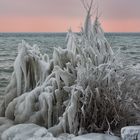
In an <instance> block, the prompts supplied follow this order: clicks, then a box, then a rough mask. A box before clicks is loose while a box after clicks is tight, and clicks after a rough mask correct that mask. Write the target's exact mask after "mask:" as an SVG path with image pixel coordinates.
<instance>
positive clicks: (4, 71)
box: [0, 33, 140, 94]
mask: <svg viewBox="0 0 140 140" xmlns="http://www.w3.org/2000/svg"><path fill="white" fill-rule="evenodd" d="M105 35H106V37H107V39H108V40H109V42H110V43H111V46H112V48H113V50H114V52H116V51H117V50H118V48H119V47H120V49H121V52H122V53H123V54H124V56H125V57H127V59H129V60H131V63H135V64H136V63H140V33H130V34H128V33H127V34H126V33H119V34H118V33H107V34H105ZM65 37H66V33H0V94H2V93H4V90H5V87H6V86H7V84H8V82H9V80H10V77H11V74H12V71H13V63H14V60H15V58H16V56H17V46H18V43H20V42H21V41H22V40H25V41H27V42H28V43H29V44H31V45H33V44H37V45H38V46H39V48H40V50H41V51H42V52H43V53H47V54H49V55H51V54H52V52H53V47H58V46H60V47H63V48H64V47H65Z"/></svg>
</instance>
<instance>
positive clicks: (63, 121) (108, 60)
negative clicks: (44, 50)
mask: <svg viewBox="0 0 140 140" xmlns="http://www.w3.org/2000/svg"><path fill="white" fill-rule="evenodd" d="M91 6H92V3H91V5H90V6H89V7H87V9H88V10H87V17H86V20H85V24H84V27H83V29H82V30H81V33H80V34H75V33H73V32H72V31H71V30H69V32H68V34H67V38H66V41H67V46H66V48H65V49H61V48H54V52H53V57H52V59H49V58H48V56H47V55H46V54H45V55H43V54H41V52H40V51H39V48H38V47H37V46H33V47H32V46H30V45H28V44H27V43H26V42H24V41H23V42H22V43H21V44H19V47H18V56H17V58H16V60H15V63H14V72H13V74H12V77H11V81H10V83H9V85H8V87H7V89H6V92H5V96H4V101H3V104H2V105H1V108H0V112H1V114H0V115H1V116H3V117H6V118H8V119H10V120H12V121H13V122H14V123H15V124H21V123H35V124H38V125H40V126H44V127H46V128H47V129H48V131H49V132H51V133H52V134H53V135H55V136H57V135H59V134H61V133H72V134H75V135H80V134H83V133H89V132H103V133H104V132H107V133H108V134H112V132H114V133H116V131H117V130H118V129H119V130H120V127H122V126H125V125H128V124H130V123H132V122H135V121H136V120H137V119H136V117H135V114H134V109H138V108H139V107H138V102H136V101H137V100H136V96H137V95H138V93H139V81H140V79H139V77H140V74H139V70H138V69H136V68H134V67H133V68H132V67H131V68H130V66H128V67H127V66H125V65H123V62H122V63H121V62H119V59H118V55H116V54H115V53H113V51H112V48H111V46H110V45H109V43H108V41H107V40H106V38H105V36H104V32H103V30H102V28H101V25H100V23H99V19H98V17H96V18H95V20H94V22H93V23H92V20H91ZM134 70H135V71H134ZM136 71H137V72H136ZM134 73H135V74H134ZM132 83H133V85H132ZM132 89H133V90H132ZM132 91H133V93H132ZM132 94H133V95H132ZM129 99H131V101H132V102H130V101H129ZM128 107H129V109H128ZM130 110H131V112H133V116H131V114H132V113H131V112H130ZM12 124H13V123H12ZM10 126H11V125H10Z"/></svg>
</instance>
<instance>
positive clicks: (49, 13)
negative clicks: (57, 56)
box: [0, 0, 140, 32]
mask: <svg viewBox="0 0 140 140" xmlns="http://www.w3.org/2000/svg"><path fill="white" fill-rule="evenodd" d="M86 1H88V0H86ZM98 3H99V7H100V10H99V11H100V12H101V17H100V20H101V24H102V27H103V29H104V30H105V31H106V32H140V0H98ZM84 16H85V10H84V8H83V6H82V4H81V2H80V0H0V32H66V31H67V30H68V28H69V27H71V28H72V29H73V30H74V31H79V30H80V26H81V25H82V24H83V19H84Z"/></svg>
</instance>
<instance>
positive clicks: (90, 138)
mask: <svg viewBox="0 0 140 140" xmlns="http://www.w3.org/2000/svg"><path fill="white" fill-rule="evenodd" d="M72 140H121V139H120V138H119V137H116V136H110V135H107V134H99V133H90V134H86V135H82V136H78V137H75V138H73V139H72Z"/></svg>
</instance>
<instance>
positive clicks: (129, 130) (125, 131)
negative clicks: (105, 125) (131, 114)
mask: <svg viewBox="0 0 140 140" xmlns="http://www.w3.org/2000/svg"><path fill="white" fill-rule="evenodd" d="M121 137H122V139H123V140H140V126H127V127H123V128H122V129H121Z"/></svg>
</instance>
